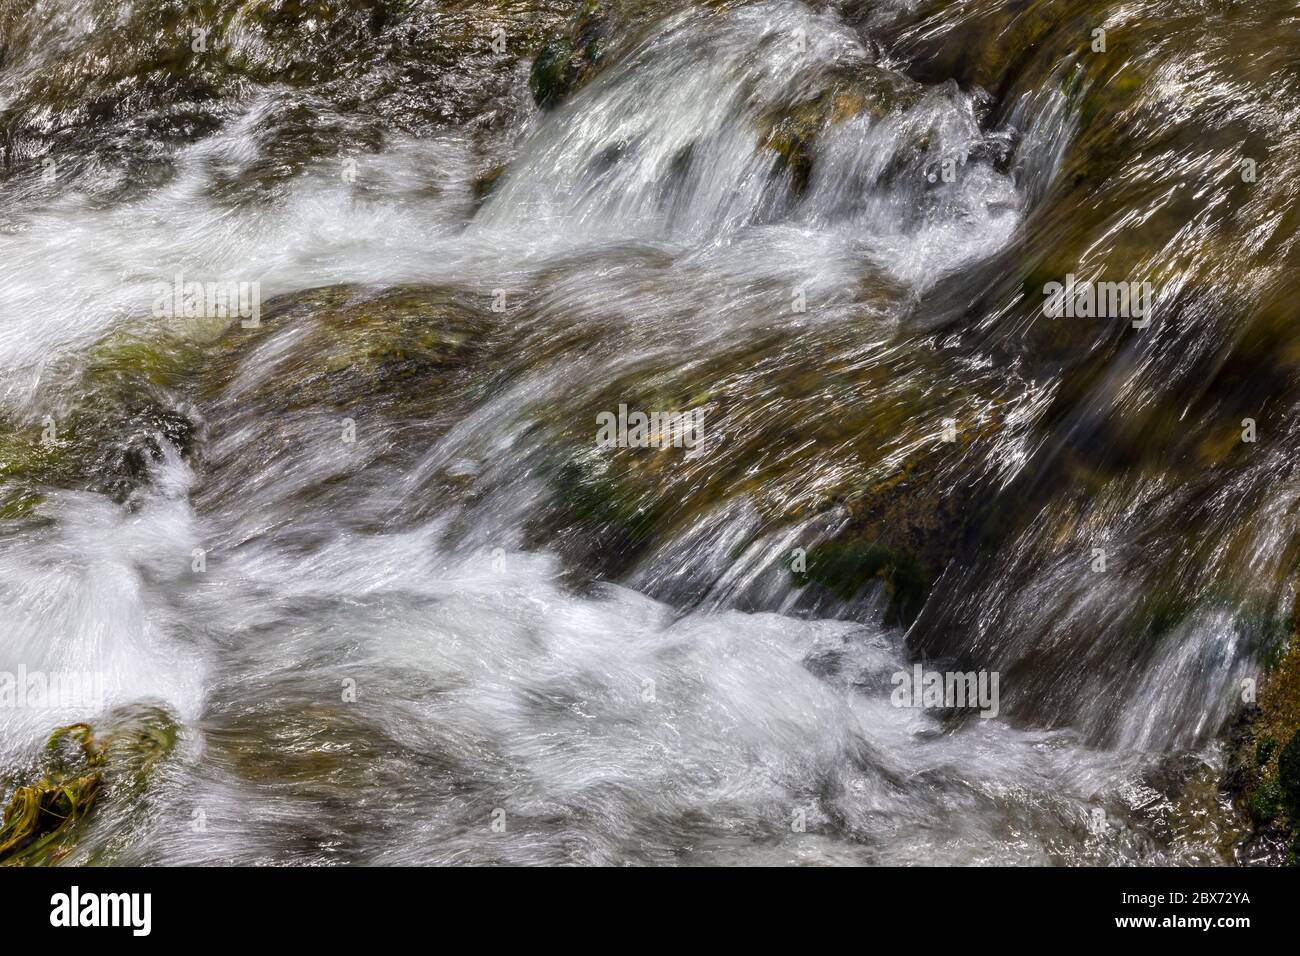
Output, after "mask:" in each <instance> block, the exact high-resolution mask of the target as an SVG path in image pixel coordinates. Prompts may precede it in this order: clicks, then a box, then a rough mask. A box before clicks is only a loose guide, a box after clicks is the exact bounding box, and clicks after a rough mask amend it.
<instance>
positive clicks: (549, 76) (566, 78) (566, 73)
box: [528, 0, 611, 109]
mask: <svg viewBox="0 0 1300 956" xmlns="http://www.w3.org/2000/svg"><path fill="white" fill-rule="evenodd" d="M610 30H611V24H610V21H609V11H608V10H607V9H606V8H605V6H604V5H603V4H601V3H599V2H597V0H588V2H587V3H586V4H585V5H584V6H583V7H582V9H581V10H580V11H579V12H578V15H577V16H576V17H574V19H573V20H572V21H570V23H569V25H568V27H567V28H566V31H567V32H566V33H565V34H564V35H562V36H557V37H554V38H552V39H551V40H549V41H547V42H546V43H545V44H544V45H543V46H542V48H541V49H540V50H538V51H537V56H536V58H535V59H534V60H533V66H532V69H531V71H530V72H529V75H528V85H529V89H530V90H532V94H533V100H534V101H535V102H536V103H537V105H538V106H539V107H541V108H542V109H551V108H553V107H555V106H557V105H559V104H560V103H561V102H563V101H564V100H565V99H567V98H568V97H570V96H572V95H573V94H574V93H575V92H577V91H578V90H579V89H580V88H581V87H583V86H584V85H586V84H587V83H588V82H589V81H590V80H591V78H592V77H593V76H594V75H595V73H596V70H597V68H598V67H599V66H600V65H601V62H602V60H603V59H604V55H605V52H606V48H607V46H608V42H609V34H610Z"/></svg>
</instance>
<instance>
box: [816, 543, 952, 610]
mask: <svg viewBox="0 0 1300 956" xmlns="http://www.w3.org/2000/svg"><path fill="white" fill-rule="evenodd" d="M805 560H806V566H805V569H804V570H803V571H798V570H793V571H791V574H792V575H793V577H794V581H795V584H796V585H798V586H799V587H807V586H808V585H810V584H816V585H820V586H821V587H824V588H826V589H828V590H829V591H831V592H832V593H833V594H834V595H835V596H836V597H837V598H839V600H841V601H845V602H850V601H853V600H855V599H857V598H861V597H862V596H863V595H864V593H865V591H866V590H867V588H868V587H869V586H870V585H872V584H874V583H877V582H882V583H883V585H884V587H885V590H886V592H887V593H888V595H889V606H888V609H887V611H886V615H885V617H886V623H907V622H910V621H911V620H913V619H914V618H915V617H916V615H917V614H918V613H919V612H920V610H921V605H922V604H924V603H925V597H926V594H927V593H928V591H929V587H930V576H929V574H928V573H927V572H926V570H925V569H924V568H922V567H921V565H920V564H919V563H918V562H917V561H916V559H915V558H913V557H912V556H911V555H909V554H907V553H905V552H901V551H896V550H894V549H892V548H889V547H887V546H885V545H881V544H869V543H867V542H864V541H856V540H852V539H850V540H837V541H829V542H826V543H824V544H819V545H817V546H816V547H814V548H813V549H812V550H811V551H809V552H808V554H807V555H806V558H805Z"/></svg>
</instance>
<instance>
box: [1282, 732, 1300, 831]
mask: <svg viewBox="0 0 1300 956" xmlns="http://www.w3.org/2000/svg"><path fill="white" fill-rule="evenodd" d="M1277 792H1278V797H1279V799H1280V801H1281V804H1282V807H1283V808H1284V809H1285V810H1286V812H1287V816H1288V817H1290V819H1291V822H1292V825H1293V826H1295V824H1297V823H1300V731H1297V732H1296V733H1294V734H1292V735H1291V740H1290V741H1289V742H1288V743H1287V745H1286V746H1285V747H1283V748H1282V752H1281V753H1280V754H1278V758H1277Z"/></svg>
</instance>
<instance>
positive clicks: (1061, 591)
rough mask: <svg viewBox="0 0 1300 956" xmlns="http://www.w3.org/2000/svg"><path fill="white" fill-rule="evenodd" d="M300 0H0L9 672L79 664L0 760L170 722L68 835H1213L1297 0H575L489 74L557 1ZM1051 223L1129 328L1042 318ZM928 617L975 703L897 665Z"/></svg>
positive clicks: (1270, 491) (1206, 852)
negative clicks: (647, 438) (689, 445)
mask: <svg viewBox="0 0 1300 956" xmlns="http://www.w3.org/2000/svg"><path fill="white" fill-rule="evenodd" d="M302 6H305V7H312V5H302ZM317 6H318V7H319V10H318V11H317V14H314V15H313V16H315V19H313V20H311V22H312V23H313V24H315V25H314V26H313V27H312V28H311V29H310V30H308V29H306V28H305V27H304V22H303V21H295V22H293V23H291V24H290V25H289V27H287V28H286V27H284V25H283V24H280V23H279V22H278V21H276V20H274V19H273V18H272V14H273V13H274V11H275V10H276V9H277V8H276V7H275V5H273V4H267V3H244V4H238V3H232V4H217V5H215V7H216V8H217V11H218V12H217V13H216V14H213V13H212V12H211V11H207V10H206V8H205V11H204V12H200V13H197V14H196V13H194V12H193V11H191V10H188V8H185V7H184V5H182V4H176V5H172V4H169V3H165V2H161V0H147V2H141V3H138V4H135V5H132V6H128V7H120V8H119V7H117V6H114V5H109V4H103V3H100V2H98V0H41V2H30V0H27V2H14V0H5V2H4V3H3V4H0V84H2V85H0V116H3V117H4V118H5V122H6V128H7V130H8V132H7V145H6V147H5V149H6V152H5V156H6V165H5V170H4V174H3V177H4V178H3V179H0V210H2V211H3V228H2V229H0V263H2V264H3V265H2V267H0V268H2V270H3V271H2V273H0V376H2V377H0V622H3V623H2V624H0V672H4V673H17V672H19V671H20V669H23V670H25V671H26V672H34V671H35V672H41V673H45V674H54V673H74V672H75V673H90V674H95V675H98V676H99V677H100V678H101V679H102V682H103V695H102V699H101V700H97V701H96V702H95V703H94V705H93V706H86V705H83V704H77V705H74V706H68V707H62V706H43V707H30V706H29V707H7V708H4V709H0V770H2V771H3V773H4V774H5V776H4V777H3V778H0V779H5V780H9V781H10V783H11V784H12V783H16V782H17V781H18V780H20V779H21V778H22V775H23V774H24V773H27V772H29V771H30V770H31V768H32V767H34V766H35V765H36V763H37V762H38V761H39V754H40V747H41V745H42V743H43V741H44V740H45V739H46V738H47V737H48V736H49V734H50V732H51V730H52V729H53V728H54V727H56V726H58V725H60V724H66V723H70V722H73V721H83V720H87V721H90V722H92V723H95V722H96V720H99V719H106V718H107V717H109V716H111V715H113V714H119V715H120V714H122V713H124V712H127V710H124V709H129V708H130V707H131V706H132V705H136V706H139V705H151V706H156V707H158V708H160V709H161V712H163V713H165V714H166V715H168V718H169V719H170V720H172V721H174V722H175V726H176V728H177V733H178V737H177V741H176V744H175V747H174V749H173V750H171V751H170V752H169V753H168V754H167V756H166V757H165V759H163V760H162V761H161V762H160V764H159V765H158V766H157V767H156V768H155V769H154V770H153V772H152V774H151V775H150V776H149V778H148V781H147V784H146V785H145V786H143V787H142V788H141V789H138V790H134V791H130V792H127V791H126V790H125V789H123V790H122V792H121V793H118V792H114V791H110V792H109V793H108V796H107V797H106V798H103V799H101V801H100V805H99V806H98V807H97V809H96V812H95V814H94V816H93V817H91V818H89V819H88V820H87V822H86V825H85V827H84V830H83V832H82V833H81V834H80V835H79V837H78V839H77V841H76V842H75V844H72V845H70V846H69V847H68V849H67V850H66V854H65V855H63V856H62V857H61V859H62V860H64V861H65V862H71V863H85V862H92V861H112V862H120V863H159V864H213V863H265V864H303V863H306V864H317V863H373V864H424V863H493V862H502V863H525V864H562V863H598V864H628V863H632V864H645V863H652V864H658V863H678V864H779V863H830V864H916V863H927V864H934V863H938V864H980V863H984V864H988V863H994V864H1007V863H1012V864H1048V863H1080V864H1100V865H1113V864H1134V863H1165V864H1168V863H1175V864H1221V863H1231V862H1234V861H1236V860H1240V859H1242V858H1243V851H1242V850H1241V840H1242V838H1243V834H1244V832H1245V826H1246V825H1245V823H1244V821H1243V820H1242V818H1241V816H1240V814H1239V812H1238V811H1237V810H1236V809H1234V808H1233V806H1232V805H1231V803H1230V801H1229V800H1228V798H1227V797H1226V796H1225V795H1223V794H1222V793H1221V792H1220V789H1219V781H1220V777H1221V775H1222V773H1223V771H1224V768H1225V763H1226V760H1227V756H1226V747H1227V737H1226V734H1227V730H1228V728H1229V726H1230V722H1231V720H1232V719H1233V717H1234V715H1235V714H1236V712H1237V710H1238V706H1239V704H1240V702H1241V696H1240V695H1241V689H1242V687H1243V686H1244V685H1243V682H1251V681H1254V680H1255V679H1258V678H1260V677H1261V674H1262V668H1264V667H1265V666H1266V664H1267V663H1268V662H1269V661H1270V660H1271V659H1272V656H1273V655H1275V653H1276V650H1277V648H1278V646H1279V642H1280V641H1283V640H1284V639H1285V636H1286V633H1287V631H1288V627H1289V625H1288V623H1287V622H1288V621H1289V615H1290V609H1291V601H1292V599H1293V597H1294V568H1295V554H1294V542H1295V541H1297V540H1300V539H1298V538H1297V536H1296V532H1297V530H1300V529H1298V528H1297V525H1296V521H1297V517H1296V514H1295V510H1296V509H1295V502H1296V499H1297V495H1296V491H1295V488H1296V482H1297V481H1298V480H1300V475H1296V474H1294V464H1293V463H1294V462H1295V461H1297V460H1300V459H1298V458H1297V456H1296V454H1295V452H1296V451H1300V428H1298V427H1297V422H1298V421H1300V420H1298V419H1296V418H1295V417H1294V416H1292V415H1291V414H1290V413H1291V412H1292V411H1293V409H1294V408H1295V407H1296V399H1297V397H1300V392H1298V391H1296V389H1295V382H1296V381H1297V378H1296V376H1295V375H1294V366H1295V363H1297V362H1300V349H1296V348H1295V346H1296V345H1297V344H1300V339H1297V332H1296V330H1295V329H1294V328H1292V327H1293V326H1295V323H1294V322H1293V321H1287V320H1288V319H1294V318H1295V307H1294V302H1295V301H1296V298H1295V295H1296V293H1297V291H1300V278H1298V277H1300V269H1297V268H1296V267H1297V265H1300V262H1298V261H1297V259H1298V257H1300V253H1297V247H1296V244H1295V235H1294V234H1295V231H1296V230H1295V227H1296V225H1297V223H1298V222H1300V218H1298V213H1297V209H1300V206H1298V205H1297V199H1298V198H1300V197H1297V196H1296V191H1297V189H1300V186H1297V183H1300V175H1297V174H1300V159H1298V158H1297V157H1300V150H1298V149H1297V147H1298V146H1300V143H1298V142H1297V136H1298V135H1300V134H1297V132H1296V130H1297V129H1300V124H1297V122H1296V121H1297V119H1298V118H1300V92H1298V91H1300V83H1296V82H1295V80H1296V72H1297V70H1300V58H1298V57H1297V55H1296V51H1297V49H1300V47H1297V45H1296V43H1295V36H1296V32H1295V31H1296V27H1297V14H1296V11H1295V9H1294V7H1288V5H1287V4H1285V3H1281V2H1274V0H1270V2H1263V0H1251V2H1246V3H1236V4H1221V5H1219V6H1221V7H1222V8H1223V9H1222V10H1219V9H1218V6H1216V5H1215V4H1213V3H1210V4H1205V3H1185V2H1175V0H1144V2H1142V3H1139V4H1136V5H1133V4H1128V5H1120V4H1108V3H1097V2H1094V3H1090V4H1089V3H1077V2H1071V3H1064V4H1059V3H1058V4H1046V3H1043V4H1028V5H1011V4H998V3H992V2H985V0H962V2H935V3H915V2H903V0H900V2H896V3H887V2H886V3H859V4H855V3H830V4H805V3H801V2H797V0H754V2H749V3H726V4H724V3H689V2H665V3H661V4H653V3H628V4H625V5H622V6H619V5H613V10H612V12H611V10H609V9H606V8H603V7H602V8H601V16H602V17H603V19H600V20H598V21H597V22H598V23H599V27H600V31H601V32H600V36H601V43H602V48H601V49H602V53H601V55H600V56H599V58H598V62H597V63H596V65H595V66H593V67H592V68H591V69H590V70H589V71H588V72H587V73H585V74H583V75H582V76H581V82H575V83H573V84H572V86H573V88H572V89H571V90H565V91H564V95H563V96H556V97H555V100H554V101H553V102H548V103H546V105H545V108H539V107H538V106H537V104H536V102H535V92H536V91H535V89H534V90H531V91H530V67H531V66H532V64H533V61H534V59H535V58H536V57H537V55H538V50H539V49H540V47H541V42H542V40H543V39H545V38H546V37H549V36H555V35H561V34H563V32H564V31H565V30H566V29H571V26H570V25H571V24H572V23H573V22H574V21H573V20H572V19H571V18H572V17H573V16H575V15H577V16H579V17H582V16H591V8H592V5H591V4H588V5H586V12H585V13H584V12H583V10H582V5H575V4H564V3H551V4H544V3H536V4H516V5H508V4H501V5H496V4H492V3H482V4H478V5H477V6H476V5H474V4H468V3H455V4H448V5H442V6H439V5H434V4H422V3H403V4H382V3H369V4H360V5H358V7H357V10H359V11H360V12H356V11H353V12H352V13H346V14H345V13H343V12H337V20H333V19H331V18H332V17H334V16H335V12H332V6H333V5H329V4H321V5H317ZM1011 6H1017V7H1024V8H1025V9H1024V10H1023V12H1021V13H1019V14H1017V15H1013V14H1012V13H1011V12H1008V11H1007V10H1006V9H1005V8H1007V7H1011ZM1133 7H1139V8H1141V10H1134V9H1131V8H1133ZM312 8H313V9H315V7H312ZM1210 8H1214V9H1210ZM575 11H577V12H576V14H575ZM1139 14H1141V15H1140V16H1139ZM193 16H203V17H215V19H213V20H212V21H211V22H210V23H209V22H208V21H202V23H203V24H205V25H206V26H208V27H209V28H210V29H211V30H212V33H211V37H210V39H211V40H212V41H213V47H212V50H211V52H209V53H201V52H198V51H194V49H193V47H192V45H191V44H192V42H193V40H194V34H193V32H192V29H193V27H194V25H195V23H198V22H200V21H194V22H193V23H192V22H191V21H190V20H187V19H185V18H186V17H193ZM349 18H351V19H349ZM354 21H355V22H354ZM578 22H579V23H580V24H582V23H585V22H587V21H582V20H579V21H578ZM1143 24H1150V25H1149V26H1143ZM1197 24H1200V26H1197ZM498 26H503V27H504V36H505V37H506V50H505V52H502V51H501V50H500V49H499V48H497V47H494V46H493V30H494V29H495V28H496V27H498ZM1094 26H1096V27H1103V28H1107V29H1108V32H1109V35H1110V36H1111V37H1112V40H1111V43H1110V46H1109V51H1108V52H1107V53H1104V54H1102V53H1094V52H1093V51H1092V50H1091V49H1090V47H1089V44H1090V43H1091V42H1092V39H1091V37H1092V34H1091V29H1092V28H1093V27H1094ZM286 29H287V30H288V31H289V32H288V33H286V32H285V31H286ZM114 31H117V36H118V37H119V39H118V40H117V41H116V45H115V46H112V50H111V52H106V51H107V50H108V49H109V46H110V45H112V42H113V41H112V37H113V36H114ZM1026 31H1028V32H1026ZM159 36H162V37H170V38H171V39H169V40H168V41H167V42H168V43H169V44H170V46H169V47H168V49H171V48H173V47H175V48H178V49H180V50H181V51H185V50H187V49H188V50H190V53H185V54H184V56H183V57H181V61H177V62H173V63H172V64H171V66H170V67H169V68H170V69H172V70H173V71H174V74H173V75H172V76H171V78H170V79H166V80H156V79H155V80H151V79H150V77H151V76H154V74H153V73H150V72H149V70H148V68H146V67H145V66H141V63H144V62H146V61H148V62H155V61H156V60H157V55H156V53H152V52H150V51H152V50H154V49H155V47H156V46H157V44H158V43H159V42H160V41H159V40H158V37H159ZM287 36H292V37H293V38H294V39H293V40H292V42H290V40H288V39H286V37H287ZM317 36H319V38H320V39H319V42H317V40H316V39H313V38H315V37H317ZM1284 36H1289V37H1290V41H1289V44H1290V45H1289V46H1288V45H1287V42H1284V41H1283V40H1281V39H1278V38H1280V37H1284ZM218 40H219V41H220V42H219V44H218V42H217V41H218ZM1031 40H1032V42H1031ZM178 44H179V46H177V45H178ZM458 44H459V45H458ZM566 49H567V48H566ZM204 56H207V57H209V59H208V60H204ZM151 57H152V58H153V59H152V60H151V59H150V58H151ZM331 57H335V58H338V59H337V61H335V60H331V59H330V58H331ZM97 58H98V59H97ZM115 58H119V59H115ZM314 58H315V59H314ZM574 58H575V59H574V63H576V62H577V58H578V54H577V53H574ZM182 61H183V62H182ZM96 62H98V64H99V65H98V66H92V64H95V63H96ZM205 63H207V64H212V63H215V64H217V65H215V66H212V65H206V66H205V65H204V64H205ZM421 64H424V65H425V68H424V69H419V67H420V65H421ZM92 69H93V70H94V71H96V72H94V73H93V74H91V73H85V72H84V71H87V70H92ZM575 69H576V68H575ZM78 71H83V72H78ZM90 75H93V76H96V77H99V76H101V75H102V76H103V77H104V79H103V83H102V84H99V83H98V82H96V83H91V82H89V81H88V80H86V79H85V77H86V76H90ZM122 76H125V77H127V79H126V80H120V77H122ZM532 76H533V84H534V86H535V85H536V82H537V81H536V77H537V69H536V68H534V69H533V73H532ZM110 79H111V80H114V82H119V81H120V82H119V86H118V87H112V88H113V89H119V90H120V89H129V90H131V91H132V92H131V93H130V94H123V93H120V92H119V93H112V92H110V86H111V84H110V82H109V81H110ZM121 83H125V84H127V85H126V86H121V85H120V84H121ZM160 83H161V84H162V86H159V84H160ZM82 87H84V89H83V88H82ZM163 88H165V89H167V90H168V91H175V90H177V89H180V90H181V92H180V93H175V95H174V96H173V95H172V92H168V93H167V94H166V95H164V94H163V93H160V92H159V90H160V89H163ZM151 97H153V99H151ZM169 97H171V98H169ZM1250 157H1254V158H1256V159H1257V160H1258V161H1259V164H1260V165H1259V175H1258V178H1257V179H1256V180H1252V181H1250V182H1246V181H1244V180H1242V178H1241V175H1240V171H1241V169H1242V165H1241V163H1242V160H1243V159H1246V158H1250ZM1067 272H1068V273H1069V274H1072V275H1075V276H1078V277H1079V278H1080V279H1085V278H1094V279H1101V278H1115V279H1119V278H1124V279H1126V280H1131V281H1146V280H1149V281H1151V282H1152V283H1153V284H1155V285H1156V286H1157V287H1158V289H1159V296H1158V299H1157V304H1156V307H1155V311H1154V314H1153V320H1152V322H1151V324H1150V326H1149V327H1146V328H1135V327H1134V325H1133V324H1132V323H1130V322H1128V321H1127V320H1125V319H1122V318H1121V319H1107V318H1074V319H1071V318H1064V317H1058V318H1055V319H1052V318H1048V317H1046V316H1045V315H1044V313H1043V310H1042V308H1041V305H1042V302H1043V292H1042V289H1043V286H1044V284H1045V282H1047V281H1050V280H1051V279H1053V278H1055V279H1058V280H1063V279H1064V276H1065V275H1066V273H1067ZM178 275H181V276H183V277H184V281H200V282H209V283H230V284H234V285H238V284H239V283H249V284H252V283H256V290H257V294H258V296H259V302H260V320H259V324H258V326H257V327H256V328H245V327H244V324H243V323H240V322H239V321H238V319H236V320H235V321H234V322H229V321H227V320H224V319H222V320H216V321H209V320H206V319H202V318H200V319H186V318H185V317H184V316H175V315H171V316H165V317H160V316H159V310H158V307H157V304H158V301H159V295H160V294H159V291H158V290H159V286H160V284H161V285H162V287H163V288H167V287H169V286H170V284H171V283H173V282H174V281H176V277H177V276H178ZM168 301H170V300H168ZM620 404H623V405H626V406H628V407H630V408H633V409H642V410H645V411H656V410H657V411H685V410H687V409H696V408H698V409H701V410H702V415H703V418H702V427H701V434H702V440H701V442H700V447H699V449H698V452H695V451H692V450H689V449H685V448H671V447H670V448H619V447H613V448H611V447H605V446H602V445H600V444H599V443H598V442H597V441H596V432H597V421H598V419H597V416H598V415H599V414H600V413H601V412H617V410H618V407H619V405H620ZM1248 417H1249V418H1252V419H1253V420H1256V421H1257V422H1258V428H1259V430H1260V433H1261V435H1263V436H1265V437H1264V438H1263V439H1262V440H1261V441H1260V442H1257V443H1255V444H1253V445H1244V444H1242V443H1240V442H1238V441H1237V434H1238V432H1240V431H1241V428H1242V426H1241V419H1243V418H1248ZM828 555H830V556H831V557H827V556H828ZM844 555H847V557H843V558H842V560H843V561H847V562H848V564H849V565H850V568H849V571H848V572H847V579H846V578H845V577H844V576H843V575H839V576H837V575H838V574H839V573H838V572H837V571H834V570H831V571H828V570H827V568H829V567H830V566H831V564H833V563H834V561H836V560H841V557H839V556H844ZM800 560H802V561H804V562H805V563H804V564H799V563H798V562H799V561H800ZM806 567H810V568H811V570H810V571H805V568H806ZM836 567H838V565H837V566H836ZM792 569H793V570H792ZM846 581H847V583H846ZM917 664H920V665H922V666H923V667H924V668H929V669H937V670H938V671H941V672H948V671H961V672H967V671H971V672H980V673H985V674H988V673H993V674H996V675H997V676H998V678H999V679H1000V683H999V685H998V688H999V692H1000V700H999V701H998V702H997V706H996V708H995V710H996V713H995V714H989V715H985V716H980V715H979V714H977V713H975V712H973V711H969V710H968V711H967V712H957V711H954V710H953V709H952V708H947V707H940V708H926V707H913V706H897V703H898V702H897V700H896V695H895V693H894V691H895V687H896V685H897V682H898V678H899V675H901V674H911V673H913V667H914V665H917ZM3 792H4V793H5V794H7V793H8V789H6V790H4V791H3Z"/></svg>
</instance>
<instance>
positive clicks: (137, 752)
mask: <svg viewBox="0 0 1300 956" xmlns="http://www.w3.org/2000/svg"><path fill="white" fill-rule="evenodd" d="M96 723H97V725H98V726H99V730H98V731H96V729H95V728H94V727H92V726H91V725H90V724H87V723H77V724H69V725H67V726H64V727H59V728H57V729H55V730H54V732H53V733H52V734H51V735H50V737H49V740H48V741H47V742H46V745H45V749H44V752H43V755H42V758H41V764H40V776H39V778H38V779H35V780H31V781H30V782H27V783H23V784H20V785H18V786H16V787H15V788H14V789H13V791H12V793H11V794H10V796H9V800H8V804H7V805H6V807H5V810H4V815H3V817H2V818H0V866H42V865H47V864H52V863H57V862H59V860H60V859H62V858H63V857H64V856H66V855H67V854H68V853H69V852H70V851H71V849H72V848H73V846H74V845H75V844H76V842H77V839H78V837H79V835H80V833H81V831H82V828H83V827H84V825H85V823H86V821H87V820H88V819H89V818H90V817H91V815H92V814H93V812H94V810H95V808H96V806H97V805H98V804H100V803H103V802H105V801H109V800H117V799H124V800H131V799H135V798H138V796H139V794H140V792H141V791H142V790H143V788H144V787H145V786H146V785H147V784H148V781H149V777H150V775H151V774H152V773H153V771H154V769H155V767H157V765H158V763H159V762H160V761H161V760H163V759H164V758H165V757H166V756H167V755H168V754H170V753H171V751H172V749H173V747H174V746H175V743H176V738H177V733H178V728H177V725H176V722H175V720H174V719H173V718H172V717H171V715H170V714H168V713H167V712H166V711H165V710H163V709H161V708H158V707H148V706H140V705H135V706H132V707H129V708H125V709H123V710H119V711H117V712H114V713H112V714H109V715H107V716H106V717H105V718H103V719H101V720H100V721H97V722H96Z"/></svg>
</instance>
